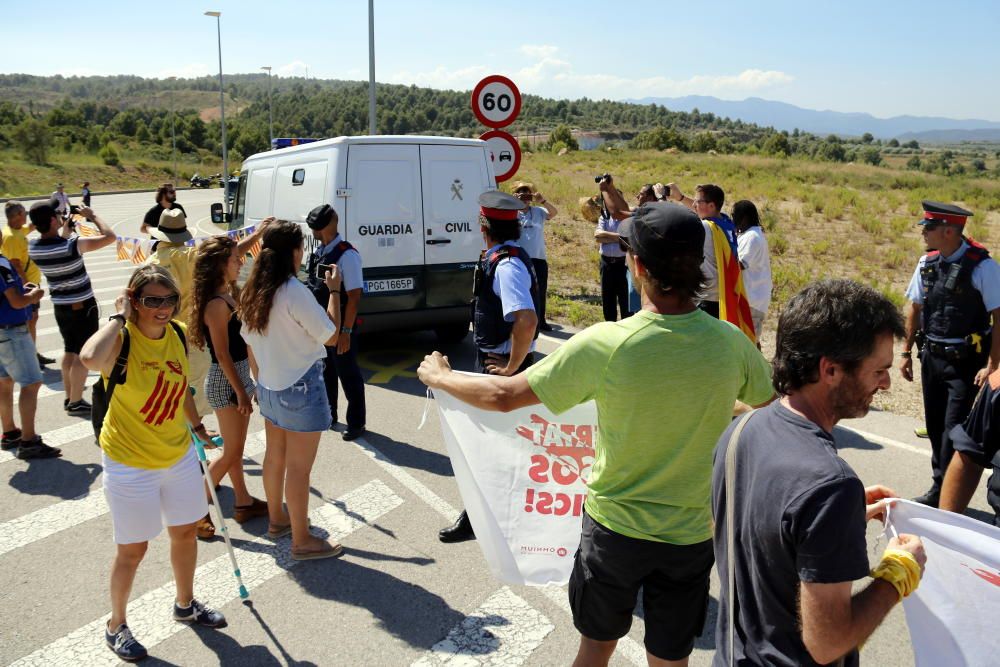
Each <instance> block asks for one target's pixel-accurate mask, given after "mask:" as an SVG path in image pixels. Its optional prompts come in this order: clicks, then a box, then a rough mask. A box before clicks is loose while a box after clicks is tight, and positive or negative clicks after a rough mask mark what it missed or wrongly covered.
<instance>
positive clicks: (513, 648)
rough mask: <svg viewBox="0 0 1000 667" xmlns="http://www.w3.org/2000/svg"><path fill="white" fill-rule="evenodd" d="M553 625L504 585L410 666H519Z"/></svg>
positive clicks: (551, 629) (550, 630)
mask: <svg viewBox="0 0 1000 667" xmlns="http://www.w3.org/2000/svg"><path fill="white" fill-rule="evenodd" d="M554 629H555V626H554V625H552V623H551V622H550V621H549V619H547V618H546V617H545V616H544V615H542V613H541V612H540V611H538V610H537V609H535V608H533V607H532V606H531V605H529V604H528V603H527V602H525V601H524V600H522V599H521V598H520V597H518V596H517V595H514V593H513V592H511V590H510V589H509V588H508V587H506V586H504V587H503V588H501V589H500V590H498V591H497V592H496V593H494V594H493V595H491V596H490V597H489V598H488V599H487V600H486V602H484V603H483V604H482V605H481V606H480V607H479V608H478V609H476V610H475V611H474V612H472V613H471V614H470V615H468V616H466V617H465V618H464V619H462V621H461V622H460V623H459V624H458V625H456V626H455V627H454V628H452V629H451V632H449V633H448V636H447V637H445V638H444V639H442V640H441V641H439V642H438V643H437V644H435V645H434V646H432V647H431V650H430V651H429V652H428V653H427V654H426V655H424V656H423V657H422V658H420V659H419V660H417V661H415V662H413V663H412V665H411V667H432V666H433V665H453V666H454V667H458V666H462V667H466V666H469V665H512V666H516V665H520V664H523V663H524V662H525V661H526V660H527V659H528V658H529V657H530V656H531V654H532V652H533V651H534V650H535V649H536V648H538V647H539V646H540V645H541V643H542V641H543V640H544V639H545V637H546V636H547V635H548V634H549V633H550V632H552V631H553V630H554Z"/></svg>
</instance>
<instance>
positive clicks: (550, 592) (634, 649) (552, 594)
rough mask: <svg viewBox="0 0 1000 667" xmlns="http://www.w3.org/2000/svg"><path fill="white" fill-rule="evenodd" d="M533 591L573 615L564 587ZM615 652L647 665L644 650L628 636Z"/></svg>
mask: <svg viewBox="0 0 1000 667" xmlns="http://www.w3.org/2000/svg"><path fill="white" fill-rule="evenodd" d="M535 590H537V591H539V592H540V593H541V594H542V595H544V596H545V597H547V598H548V599H550V600H552V602H554V603H555V604H556V606H557V607H559V608H560V609H562V610H563V611H565V612H566V613H567V614H569V615H570V616H572V615H573V610H572V609H570V607H569V594H568V593H567V592H566V588H565V587H563V586H542V587H541V588H537V589H535ZM615 652H616V653H619V654H621V655H622V657H624V658H626V659H627V660H628V661H629V662H631V663H632V664H633V665H638V666H639V667H645V666H646V665H647V664H648V662H647V661H646V648H645V647H644V646H643V645H642V644H640V643H639V642H637V641H636V640H634V639H632V638H631V637H629V636H628V635H625V636H624V637H622V638H621V639H619V640H618V645H617V646H616V647H615Z"/></svg>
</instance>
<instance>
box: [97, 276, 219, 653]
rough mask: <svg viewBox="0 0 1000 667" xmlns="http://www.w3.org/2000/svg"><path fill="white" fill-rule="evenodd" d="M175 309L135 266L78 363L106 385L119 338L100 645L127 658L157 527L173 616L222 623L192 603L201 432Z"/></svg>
mask: <svg viewBox="0 0 1000 667" xmlns="http://www.w3.org/2000/svg"><path fill="white" fill-rule="evenodd" d="M179 304H180V294H179V292H178V289H177V284H176V283H175V282H174V280H173V278H171V276H170V274H169V273H168V272H167V271H166V270H165V269H163V268H162V267H159V266H142V267H140V268H138V269H136V270H135V272H134V273H133V274H132V277H131V279H130V280H129V283H128V288H127V289H125V290H124V291H123V293H122V294H121V295H120V296H119V297H118V299H117V300H116V301H115V306H116V308H117V311H116V313H115V314H114V315H112V316H111V317H109V318H108V322H107V323H106V324H105V325H104V326H103V327H101V328H100V329H99V330H98V331H97V333H95V334H94V335H93V336H91V337H90V338H89V339H88V340H87V342H86V343H85V344H84V346H83V349H82V350H81V351H80V361H82V362H83V364H84V365H85V366H86V367H87V368H88V369H90V370H93V371H100V373H101V375H102V378H103V379H102V381H103V382H105V384H107V379H108V376H109V375H110V374H111V372H112V369H113V368H114V366H115V364H116V363H117V359H118V356H119V355H120V354H121V351H122V349H123V344H124V341H125V340H128V356H127V358H126V360H125V378H124V380H122V381H121V382H120V383H119V384H117V385H116V386H115V389H114V392H113V393H112V395H111V398H110V401H109V402H108V410H107V413H106V414H105V417H104V423H103V425H102V427H101V435H100V445H101V450H102V459H103V460H102V464H103V466H104V495H105V496H106V498H107V500H108V507H109V509H110V511H111V521H112V524H113V525H114V538H115V542H116V543H117V545H118V550H117V554H116V555H115V561H114V565H113V566H112V569H111V619H110V620H109V622H108V625H107V628H106V629H105V632H104V639H105V641H106V642H107V644H108V646H109V647H110V648H111V650H112V651H114V652H115V654H116V655H117V656H118V657H119V658H121V659H122V660H127V661H135V660H141V659H142V658H144V657H145V656H146V649H145V648H144V647H143V646H142V644H140V643H139V642H138V641H137V640H136V639H135V638H134V637H133V636H132V632H131V631H130V630H129V628H128V624H127V623H126V619H125V608H126V606H127V605H128V598H129V593H130V592H131V590H132V582H133V581H134V580H135V573H136V570H137V569H138V567H139V563H140V562H141V561H142V558H143V556H144V555H145V554H146V547H147V545H148V543H149V540H151V539H153V538H154V537H156V536H157V535H159V534H160V532H161V531H162V530H163V522H164V521H165V522H166V524H167V532H168V533H169V535H170V563H171V565H172V566H173V570H174V584H175V586H176V589H177V593H176V597H175V601H174V610H173V614H174V619H175V620H178V621H183V622H186V623H191V624H195V625H202V626H206V627H211V628H217V627H219V626H221V625H223V624H224V623H225V618H224V617H223V615H222V614H220V613H219V612H217V611H214V610H212V609H209V608H208V607H206V606H204V605H203V604H201V603H200V602H198V601H197V600H195V599H194V570H195V566H196V565H197V561H198V542H197V540H196V539H195V522H196V521H198V519H199V518H201V517H203V516H204V515H205V513H206V512H207V511H208V504H207V503H206V502H205V492H204V489H205V487H204V482H203V481H202V476H201V466H200V465H199V463H198V458H197V457H196V456H195V452H194V448H193V447H192V446H191V437H190V434H189V433H188V424H191V429H192V430H193V431H194V432H195V433H196V434H197V435H198V437H200V438H202V439H206V438H207V437H208V436H207V434H206V432H205V427H204V426H203V425H202V424H201V421H200V419H199V417H198V413H197V411H196V410H195V406H194V400H193V398H192V397H191V393H190V391H189V390H188V360H187V351H186V342H185V334H184V325H183V324H180V323H178V322H175V321H173V318H174V317H176V316H177V311H178V309H179V308H180V305H179ZM185 418H186V421H187V423H185Z"/></svg>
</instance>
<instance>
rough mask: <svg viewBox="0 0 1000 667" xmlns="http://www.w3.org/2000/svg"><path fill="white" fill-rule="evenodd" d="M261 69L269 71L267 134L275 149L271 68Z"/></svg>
mask: <svg viewBox="0 0 1000 667" xmlns="http://www.w3.org/2000/svg"><path fill="white" fill-rule="evenodd" d="M261 69H266V70H267V133H268V135H269V138H270V139H271V144H270V145H271V148H272V149H273V148H274V116H273V115H272V114H271V66H270V65H265V66H263V67H261Z"/></svg>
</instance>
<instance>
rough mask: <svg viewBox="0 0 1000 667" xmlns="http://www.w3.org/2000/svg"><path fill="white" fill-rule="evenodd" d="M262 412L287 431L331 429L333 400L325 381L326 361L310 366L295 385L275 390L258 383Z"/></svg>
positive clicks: (309, 431) (314, 431) (303, 431)
mask: <svg viewBox="0 0 1000 667" xmlns="http://www.w3.org/2000/svg"><path fill="white" fill-rule="evenodd" d="M257 402H258V403H259V404H260V413H261V414H262V415H264V418H265V419H267V420H268V421H269V422H271V423H272V424H274V425H275V426H277V427H278V428H283V429H285V430H286V431H295V432H298V433H317V432H319V431H325V430H327V429H329V428H330V401H329V399H327V397H326V383H325V382H324V381H323V362H322V361H317V362H316V363H315V364H313V365H312V366H310V367H309V370H307V371H306V373H305V375H303V376H302V377H300V378H299V379H298V380H297V381H296V382H295V383H294V384H293V385H292V386H291V387H288V388H287V389H281V390H280V391H274V390H272V389H268V388H267V387H262V386H261V385H257Z"/></svg>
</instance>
